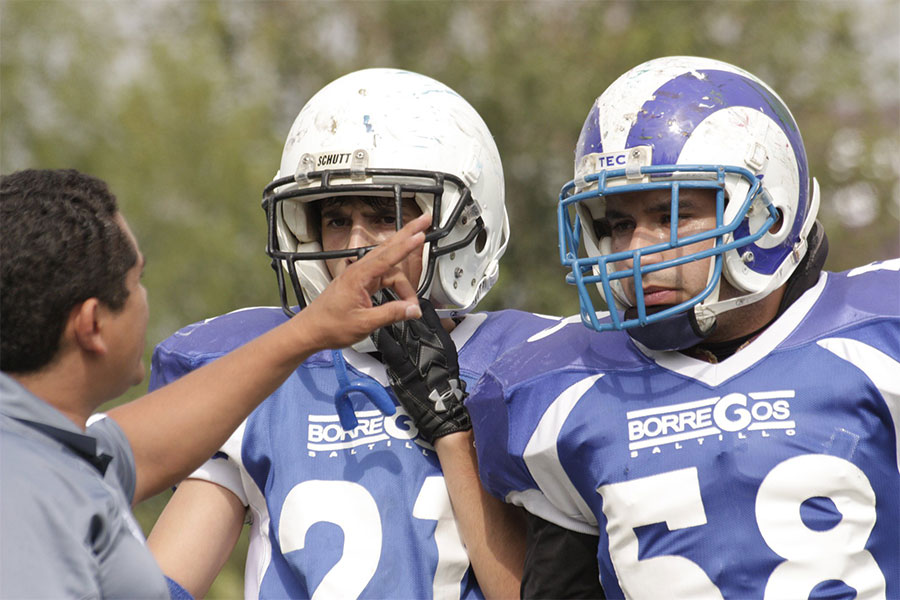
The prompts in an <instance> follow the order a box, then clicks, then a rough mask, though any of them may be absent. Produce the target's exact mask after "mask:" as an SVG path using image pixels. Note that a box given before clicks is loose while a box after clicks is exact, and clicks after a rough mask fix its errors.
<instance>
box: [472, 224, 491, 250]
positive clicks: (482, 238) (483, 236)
mask: <svg viewBox="0 0 900 600" xmlns="http://www.w3.org/2000/svg"><path fill="white" fill-rule="evenodd" d="M487 237H488V234H487V230H486V229H482V230H481V231H480V232H478V236H476V237H475V253H476V254H481V252H482V251H483V250H484V247H485V246H487Z"/></svg>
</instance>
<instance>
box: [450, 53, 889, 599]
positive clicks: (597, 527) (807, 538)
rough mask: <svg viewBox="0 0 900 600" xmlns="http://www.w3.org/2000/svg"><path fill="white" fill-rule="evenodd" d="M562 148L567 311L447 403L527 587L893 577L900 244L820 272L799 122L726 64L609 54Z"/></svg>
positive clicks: (538, 591) (789, 590) (837, 588)
mask: <svg viewBox="0 0 900 600" xmlns="http://www.w3.org/2000/svg"><path fill="white" fill-rule="evenodd" d="M575 154H576V157H575V158H576V160H575V178H574V179H573V180H572V181H570V182H569V183H567V184H566V185H565V186H563V188H562V191H561V194H560V202H559V207H558V211H559V212H558V216H559V225H560V231H559V245H560V257H561V260H562V262H563V264H564V265H565V266H567V267H568V268H569V269H570V273H569V275H568V281H569V283H571V284H572V285H573V286H575V288H576V290H577V293H578V296H579V299H580V303H581V314H580V315H579V316H578V317H575V318H573V319H571V320H570V322H569V323H568V324H566V325H564V326H560V327H559V328H558V329H557V330H556V331H554V332H552V333H549V332H548V333H545V334H539V335H536V336H534V337H533V338H532V339H530V340H529V341H528V342H526V343H525V344H523V345H522V346H521V347H520V348H517V349H514V350H511V351H509V352H508V353H507V354H506V355H505V356H504V358H502V359H501V360H500V361H498V363H496V364H495V365H493V366H492V367H490V368H489V369H488V371H487V372H486V374H485V376H484V377H483V378H482V380H481V381H480V382H479V384H478V386H477V388H476V389H475V390H474V391H473V392H472V395H471V396H470V397H469V399H468V400H467V401H466V406H467V407H468V409H469V412H470V414H471V416H472V421H473V423H474V424H475V439H476V441H477V448H478V458H479V467H480V470H481V477H482V480H483V482H484V484H485V486H486V487H487V488H488V489H489V491H491V492H492V493H493V494H495V495H496V496H498V497H500V498H504V499H506V500H507V501H509V502H511V503H513V504H517V505H520V506H524V507H525V508H526V509H527V510H528V512H529V513H530V515H531V516H530V517H529V518H530V529H529V546H528V558H527V561H526V566H525V574H524V583H523V595H524V596H525V597H553V598H563V597H575V596H578V597H590V596H599V595H601V594H603V593H605V594H606V595H607V596H608V597H617V598H618V597H628V598H648V599H658V598H762V597H766V598H824V597H829V598H831V597H858V598H897V597H900V545H898V540H900V500H898V499H900V477H898V452H900V446H898V433H900V362H898V361H900V318H898V317H900V314H898V313H900V301H898V289H900V280H898V270H900V260H898V259H894V260H886V261H883V262H878V263H873V264H869V265H866V266H863V267H859V268H856V269H852V270H850V271H847V272H844V273H827V272H824V271H823V270H822V265H823V262H824V260H825V255H826V253H827V243H826V239H825V234H824V231H823V230H822V226H821V224H819V223H818V222H817V221H816V213H817V209H818V206H819V191H818V188H817V184H816V182H815V180H814V179H813V180H811V179H810V174H809V168H808V165H807V159H806V152H805V150H804V147H803V141H802V140H801V137H800V132H799V130H798V128H797V124H796V123H795V122H794V119H793V117H792V116H791V113H790V111H789V110H788V108H787V107H786V106H785V105H784V103H783V102H782V100H781V99H780V98H779V97H778V95H777V94H776V93H775V92H774V91H773V90H772V89H771V88H769V87H768V86H767V85H766V84H765V83H763V82H762V81H760V80H759V79H758V78H757V77H755V76H753V75H751V74H750V73H747V72H746V71H743V70H741V69H738V68H736V67H734V66H732V65H729V64H725V63H722V62H719V61H715V60H709V59H703V58H692V57H669V58H660V59H656V60H652V61H650V62H647V63H645V64H642V65H639V66H637V67H635V68H634V69H632V70H630V71H628V72H627V73H625V74H624V75H622V76H621V77H620V78H619V79H617V80H616V81H615V82H614V83H613V84H612V85H611V86H610V87H609V88H608V89H607V90H606V91H605V92H604V93H603V94H602V95H601V96H600V97H599V98H598V99H597V100H596V102H595V103H594V105H593V107H592V108H591V110H590V113H589V115H588V117H587V120H586V121H585V124H584V127H583V129H582V131H581V135H580V137H579V139H578V144H577V146H576V152H575ZM594 284H596V288H597V290H598V291H599V296H600V297H601V298H602V299H603V300H604V301H605V303H606V305H607V306H608V307H609V308H610V310H609V312H608V313H607V312H602V313H601V312H598V311H597V310H596V309H595V305H594V299H595V298H596V293H597V291H595V290H593V289H592V288H594ZM598 332H601V333H598ZM598 578H599V582H598ZM601 588H602V589H601Z"/></svg>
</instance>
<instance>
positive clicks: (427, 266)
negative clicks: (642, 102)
mask: <svg viewBox="0 0 900 600" xmlns="http://www.w3.org/2000/svg"><path fill="white" fill-rule="evenodd" d="M342 195H357V196H360V195H361V196H385V197H388V198H394V200H395V202H396V206H397V210H398V211H399V207H400V205H401V202H402V199H403V198H414V199H415V201H416V203H417V204H418V206H419V208H420V209H421V210H422V212H423V213H426V214H430V215H432V217H433V221H432V225H431V227H430V228H429V229H428V231H427V232H426V243H425V249H424V251H423V252H424V254H423V261H422V264H423V268H422V277H421V279H420V281H419V282H418V294H419V296H420V297H428V298H430V299H431V300H432V301H433V302H434V304H435V307H436V308H437V309H438V314H439V315H440V316H442V317H448V316H455V315H460V314H464V313H466V312H468V311H470V310H472V309H473V308H474V307H475V305H476V304H478V302H479V301H480V300H481V298H482V297H483V296H484V295H485V294H486V293H487V291H488V290H489V289H490V288H491V286H492V285H493V284H494V282H495V281H496V280H497V276H498V273H499V260H500V257H501V256H502V255H503V253H504V251H505V250H506V245H507V241H508V239H509V220H508V217H507V214H506V207H505V204H504V183H503V168H502V166H501V164H500V155H499V153H498V151H497V147H496V145H495V144H494V140H493V137H492V136H491V133H490V131H489V130H488V128H487V126H486V125H485V123H484V121H483V120H482V119H481V117H480V116H479V115H478V113H477V112H475V109H473V108H472V107H471V106H470V105H469V103H468V102H466V101H465V100H464V99H463V98H462V97H461V96H460V95H459V94H457V93H456V92H454V91H453V90H451V89H450V88H448V87H447V86H445V85H443V84H442V83H440V82H438V81H435V80H434V79H431V78H429V77H425V76H423V75H419V74H417V73H411V72H408V71H401V70H396V69H365V70H362V71H356V72H354V73H350V74H348V75H345V76H343V77H341V78H339V79H337V80H335V81H333V82H331V83H330V84H328V85H326V86H325V87H324V88H322V89H321V90H320V91H319V92H318V93H317V94H315V95H314V96H313V97H312V98H311V99H310V100H309V102H307V103H306V105H305V106H304V107H303V108H302V109H301V110H300V114H299V115H297V118H296V120H295V121H294V124H293V126H292V127H291V130H290V133H289V134H288V137H287V141H286V142H285V146H284V152H283V155H282V158H281V168H280V169H279V171H278V173H277V174H276V175H275V178H274V180H273V181H272V182H271V183H270V184H269V185H268V186H266V188H265V190H264V192H263V208H264V209H265V211H266V216H267V219H268V227H269V235H268V243H267V247H266V252H267V254H268V255H269V256H270V257H272V259H273V261H272V264H273V267H275V271H276V273H277V277H278V287H279V291H280V293H281V300H282V306H283V308H284V310H285V312H287V313H288V314H293V312H294V310H293V309H292V307H291V302H290V300H289V298H288V293H287V289H288V283H287V281H286V279H285V276H284V275H285V273H287V276H288V277H287V279H288V280H289V281H290V287H291V288H292V289H293V292H294V295H295V297H296V298H297V303H298V304H299V306H300V307H301V308H302V307H303V306H305V305H306V304H307V303H308V302H311V301H312V300H313V299H315V298H316V297H317V296H318V295H319V294H320V293H321V292H322V290H324V289H325V286H327V285H328V283H329V282H330V281H331V275H330V273H329V271H328V269H327V268H326V266H325V259H331V258H339V257H347V256H362V255H363V254H364V253H365V252H366V251H368V250H369V249H370V248H351V249H348V250H342V251H331V252H323V251H322V247H321V244H320V239H319V234H318V224H317V223H315V222H313V221H312V220H313V219H315V218H316V216H315V215H316V212H315V211H314V210H313V209H312V207H311V204H310V203H311V202H314V201H316V200H321V199H323V198H331V197H336V196H342ZM398 214H399V212H398ZM399 221H400V220H399V219H398V223H397V227H398V229H399V227H400V222H399ZM412 283H413V284H415V283H416V282H412Z"/></svg>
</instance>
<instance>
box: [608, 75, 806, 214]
mask: <svg viewBox="0 0 900 600" xmlns="http://www.w3.org/2000/svg"><path fill="white" fill-rule="evenodd" d="M697 73H700V74H701V75H702V77H698V76H697ZM697 73H695V72H690V73H683V74H682V75H679V76H678V77H675V78H673V79H670V80H669V81H667V82H666V83H665V84H664V85H662V86H661V87H660V88H659V89H658V90H656V92H655V93H654V95H653V96H654V97H653V99H652V100H648V101H647V102H645V103H644V105H643V106H642V107H641V110H640V111H639V112H638V115H637V120H636V121H635V124H634V125H633V126H632V128H631V131H630V132H629V134H628V139H627V141H626V143H625V147H626V148H631V147H634V146H641V145H652V146H653V164H654V165H664V164H669V165H672V164H677V163H678V157H679V156H680V155H681V150H682V148H684V144H685V143H686V142H687V140H688V138H689V137H690V135H691V134H692V133H693V132H694V129H696V128H697V126H699V125H700V123H702V122H703V121H704V119H706V118H707V117H709V116H710V115H711V114H713V113H715V112H717V111H719V110H721V109H723V108H728V107H730V106H745V107H747V108H751V109H754V110H758V111H760V112H762V113H763V114H765V115H767V116H768V117H769V118H771V119H772V120H773V121H775V123H778V125H779V126H780V127H781V130H782V131H784V133H785V135H786V136H787V138H788V140H790V142H791V146H792V148H793V151H794V156H795V157H796V158H797V165H798V167H799V181H800V202H799V205H800V206H801V207H802V206H806V194H807V191H808V177H809V175H808V173H807V170H808V168H807V165H806V150H805V149H804V147H803V140H802V138H801V137H800V130H799V129H798V128H797V124H796V123H795V122H794V119H793V118H792V117H791V115H790V113H789V112H788V110H787V108H786V107H785V106H784V104H782V103H781V101H779V100H778V98H777V97H775V96H774V95H773V94H772V93H771V92H770V91H769V90H767V89H766V88H765V87H763V86H761V85H760V84H759V83H758V82H756V81H754V80H752V79H750V78H748V77H744V76H743V75H740V74H738V73H730V72H728V71H720V70H701V71H698V72H697ZM673 132H677V135H673Z"/></svg>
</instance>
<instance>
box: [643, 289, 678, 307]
mask: <svg viewBox="0 0 900 600" xmlns="http://www.w3.org/2000/svg"><path fill="white" fill-rule="evenodd" d="M677 303H678V291H677V290H673V289H670V288H664V287H659V286H655V285H650V286H647V287H645V288H644V306H657V305H660V304H672V305H674V304H677Z"/></svg>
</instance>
